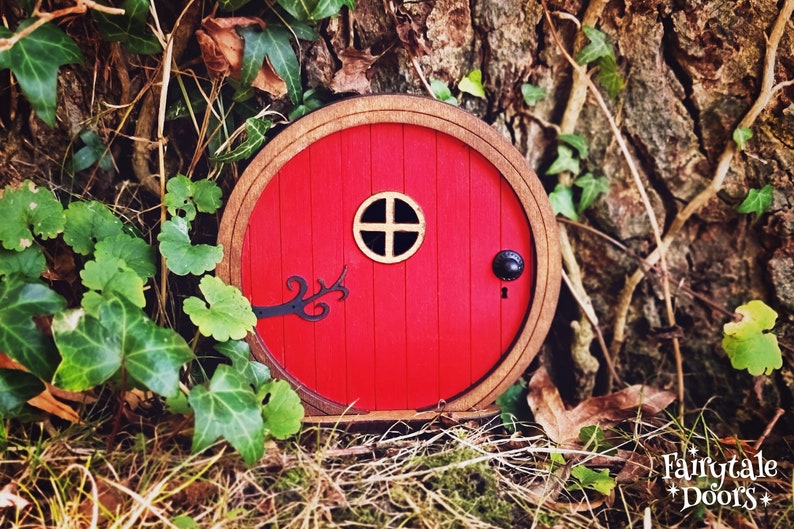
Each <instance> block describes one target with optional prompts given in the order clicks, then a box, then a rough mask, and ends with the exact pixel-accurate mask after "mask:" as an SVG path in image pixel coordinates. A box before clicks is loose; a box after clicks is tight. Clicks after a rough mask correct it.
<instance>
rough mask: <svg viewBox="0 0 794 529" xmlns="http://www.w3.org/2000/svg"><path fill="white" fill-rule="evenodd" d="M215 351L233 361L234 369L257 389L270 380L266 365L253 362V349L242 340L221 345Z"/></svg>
mask: <svg viewBox="0 0 794 529" xmlns="http://www.w3.org/2000/svg"><path fill="white" fill-rule="evenodd" d="M215 350H216V351H218V352H219V353H222V354H223V355H224V356H226V358H228V359H229V360H231V361H232V369H234V371H235V372H237V373H240V375H242V376H243V378H245V380H246V381H247V382H248V383H249V384H251V385H252V386H253V387H255V388H260V387H262V385H263V384H264V383H265V382H267V381H268V380H270V369H268V367H267V366H266V365H265V364H262V363H260V362H257V361H256V360H251V348H250V347H249V346H248V344H247V343H246V342H244V341H242V340H230V341H227V342H222V343H219V344H218V345H216V346H215Z"/></svg>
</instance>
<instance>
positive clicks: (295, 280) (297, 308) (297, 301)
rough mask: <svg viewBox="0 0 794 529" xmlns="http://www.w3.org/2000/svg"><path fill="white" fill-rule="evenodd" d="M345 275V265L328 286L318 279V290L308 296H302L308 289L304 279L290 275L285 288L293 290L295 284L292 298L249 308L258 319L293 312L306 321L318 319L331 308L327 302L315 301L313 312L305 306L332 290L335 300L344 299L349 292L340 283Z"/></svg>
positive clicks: (324, 315)
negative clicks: (274, 303) (337, 295)
mask: <svg viewBox="0 0 794 529" xmlns="http://www.w3.org/2000/svg"><path fill="white" fill-rule="evenodd" d="M346 275H347V266H345V267H344V269H342V273H341V274H340V275H339V278H338V279H337V280H336V281H335V282H334V284H333V285H331V286H330V287H327V286H325V281H324V280H323V279H318V280H317V282H318V283H320V290H318V291H317V292H315V293H314V294H312V295H311V296H309V297H304V296H305V295H306V292H308V290H309V285H308V284H307V283H306V280H305V279H303V278H302V277H300V276H291V277H290V278H289V279H287V288H288V289H290V290H295V285H297V287H298V292H297V293H296V294H295V297H294V298H292V299H291V300H289V301H287V302H284V303H282V304H281V305H273V306H271V307H262V306H251V308H252V309H253V310H254V314H256V317H257V318H259V319H261V318H271V317H273V316H284V315H286V314H295V315H296V316H299V317H301V318H303V319H304V320H306V321H320V320H321V319H323V318H325V317H326V316H328V312H329V311H330V310H331V308H330V307H329V306H328V304H327V303H325V302H324V301H321V302H320V303H317V305H316V306H315V311H314V312H313V313H309V312H307V311H306V306H307V305H309V304H310V303H313V302H314V301H316V300H318V299H319V298H321V297H323V296H325V295H326V294H331V293H332V292H339V298H338V299H337V301H342V300H344V299H345V298H346V297H347V295H348V294H349V293H350V292H349V291H348V290H347V287H346V286H344V285H343V284H342V282H344V280H345V276H346ZM318 311H319V312H318Z"/></svg>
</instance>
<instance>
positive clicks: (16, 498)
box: [0, 483, 30, 511]
mask: <svg viewBox="0 0 794 529" xmlns="http://www.w3.org/2000/svg"><path fill="white" fill-rule="evenodd" d="M29 505H30V502H29V501H28V500H26V499H25V498H23V497H22V496H20V495H18V494H17V487H16V485H14V484H13V483H6V484H5V486H4V487H3V488H2V489H0V509H8V508H10V507H15V508H16V509H17V510H18V511H21V510H23V509H25V508H27V507H28V506H29Z"/></svg>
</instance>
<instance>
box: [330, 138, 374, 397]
mask: <svg viewBox="0 0 794 529" xmlns="http://www.w3.org/2000/svg"><path fill="white" fill-rule="evenodd" d="M369 129H370V126H369V125H362V126H358V127H353V128H350V129H346V130H343V131H341V132H340V134H341V136H340V137H341V144H340V149H339V150H340V153H341V179H340V180H341V181H340V186H341V194H342V210H343V213H342V223H343V224H344V225H345V226H346V228H345V229H346V231H345V236H344V238H343V254H344V260H345V263H347V266H348V270H347V279H346V281H345V284H346V285H347V288H348V290H349V291H350V295H349V296H348V298H347V299H346V300H345V303H344V305H345V307H344V310H345V329H346V332H345V350H346V367H347V369H346V371H347V396H346V403H347V404H352V405H354V406H356V407H359V408H363V409H369V410H372V409H375V384H376V377H375V305H374V293H373V284H374V277H373V275H374V271H373V262H372V261H371V260H370V259H369V258H368V257H366V256H365V255H364V254H363V253H362V252H361V250H359V249H358V246H356V242H355V240H354V238H353V231H352V228H353V217H354V215H355V213H356V210H357V209H358V206H359V205H360V204H361V203H362V202H364V200H366V199H367V198H369V196H370V195H372V166H371V163H372V162H371V160H372V152H371V143H370V130H369Z"/></svg>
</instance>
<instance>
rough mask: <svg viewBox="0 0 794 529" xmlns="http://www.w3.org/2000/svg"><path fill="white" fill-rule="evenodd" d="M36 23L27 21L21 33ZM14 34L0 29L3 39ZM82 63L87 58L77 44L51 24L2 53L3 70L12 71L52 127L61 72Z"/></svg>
mask: <svg viewBox="0 0 794 529" xmlns="http://www.w3.org/2000/svg"><path fill="white" fill-rule="evenodd" d="M33 22H35V19H27V20H25V21H23V22H22V23H21V24H20V25H19V28H17V31H22V30H23V29H25V28H26V27H28V26H29V25H30V24H32V23H33ZM13 35H14V32H12V31H11V30H9V29H7V28H4V27H2V26H0V38H8V37H11V36H13ZM81 62H83V56H82V54H81V53H80V49H79V48H78V47H77V44H75V42H74V41H73V40H72V39H71V38H70V37H69V36H68V35H67V34H66V33H64V32H63V31H62V30H61V29H60V28H59V27H58V26H56V25H55V24H53V23H51V22H47V23H45V24H42V25H41V26H39V27H38V28H36V29H35V30H34V31H33V32H32V33H30V34H29V35H27V36H25V37H23V38H22V39H20V40H19V41H17V42H16V43H15V44H14V46H13V47H12V48H11V49H10V50H7V51H4V52H0V70H5V69H10V70H11V72H12V73H13V74H14V77H15V78H16V80H17V82H18V83H19V87H20V89H21V90H22V93H23V94H24V95H25V98H27V100H28V102H29V103H30V105H31V106H32V107H33V109H34V110H35V111H36V114H38V116H39V117H40V118H41V120H42V121H44V122H45V123H46V124H47V125H49V126H50V127H54V126H55V107H56V105H57V89H58V69H59V68H60V67H61V66H63V65H65V64H73V63H81Z"/></svg>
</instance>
